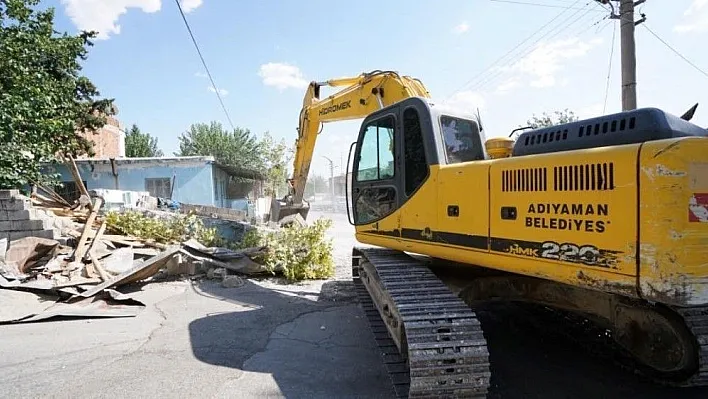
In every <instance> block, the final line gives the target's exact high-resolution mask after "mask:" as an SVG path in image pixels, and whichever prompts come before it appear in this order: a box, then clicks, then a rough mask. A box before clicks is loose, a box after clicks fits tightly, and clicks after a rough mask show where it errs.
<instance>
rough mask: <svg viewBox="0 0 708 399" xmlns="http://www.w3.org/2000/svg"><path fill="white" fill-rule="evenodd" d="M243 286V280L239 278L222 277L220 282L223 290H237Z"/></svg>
mask: <svg viewBox="0 0 708 399" xmlns="http://www.w3.org/2000/svg"><path fill="white" fill-rule="evenodd" d="M244 284H245V282H244V281H243V279H242V278H241V277H239V276H224V279H223V280H221V286H222V287H224V288H237V287H241V286H243V285H244Z"/></svg>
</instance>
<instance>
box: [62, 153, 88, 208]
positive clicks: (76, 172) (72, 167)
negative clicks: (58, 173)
mask: <svg viewBox="0 0 708 399" xmlns="http://www.w3.org/2000/svg"><path fill="white" fill-rule="evenodd" d="M67 158H69V162H67V164H68V167H69V171H70V172H71V175H72V176H73V177H74V182H75V183H76V186H77V187H78V188H79V191H80V192H81V195H85V196H86V198H89V202H88V208H89V210H91V211H93V205H92V204H91V200H90V198H91V196H90V195H89V193H88V190H86V186H84V181H83V180H82V179H81V172H79V168H78V166H76V161H74V157H73V156H72V155H71V154H67Z"/></svg>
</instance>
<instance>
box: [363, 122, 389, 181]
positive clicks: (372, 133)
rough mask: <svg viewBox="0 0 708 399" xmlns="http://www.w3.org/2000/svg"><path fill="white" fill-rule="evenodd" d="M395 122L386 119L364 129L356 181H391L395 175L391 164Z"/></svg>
mask: <svg viewBox="0 0 708 399" xmlns="http://www.w3.org/2000/svg"><path fill="white" fill-rule="evenodd" d="M394 124H395V120H394V118H393V117H387V118H383V119H380V120H378V121H376V122H375V123H372V124H371V125H369V126H367V127H366V132H365V133H364V139H363V141H362V145H361V152H360V153H359V156H360V158H359V168H358V170H357V177H356V179H357V181H360V182H361V181H370V180H386V179H392V178H393V176H394V173H395V167H394V162H393V159H394V158H393V151H394V146H393V144H394V140H393V129H394Z"/></svg>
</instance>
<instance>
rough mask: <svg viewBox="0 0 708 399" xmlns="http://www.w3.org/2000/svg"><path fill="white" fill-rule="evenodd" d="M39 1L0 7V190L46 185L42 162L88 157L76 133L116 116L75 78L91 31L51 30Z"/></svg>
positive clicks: (10, 1) (88, 148) (12, 0)
mask: <svg viewBox="0 0 708 399" xmlns="http://www.w3.org/2000/svg"><path fill="white" fill-rule="evenodd" d="M39 3H40V0H3V1H0V143H2V150H1V151H0V188H3V187H4V188H8V187H10V188H11V187H21V186H23V185H25V184H28V183H30V182H31V181H33V180H34V181H40V182H49V181H50V180H52V177H53V176H51V177H50V176H43V175H42V174H41V172H40V165H41V162H45V161H56V160H57V156H61V155H67V154H71V155H73V156H77V155H82V154H89V155H92V154H93V150H92V144H91V143H90V142H89V141H88V140H86V139H85V138H83V137H81V136H80V135H79V132H92V131H93V132H95V131H96V130H97V129H98V128H100V127H102V126H104V125H105V124H106V118H105V115H113V114H115V110H114V109H113V100H112V99H100V98H98V97H99V96H100V93H99V91H98V90H97V88H96V87H95V86H94V84H93V83H92V82H91V81H90V80H89V79H88V78H87V77H85V76H82V75H81V74H80V72H81V69H82V67H81V61H84V60H86V59H87V55H88V50H87V49H88V47H89V46H92V45H93V43H92V42H91V39H93V38H94V37H95V36H96V32H81V33H79V34H78V35H76V36H71V35H69V34H67V33H63V34H58V33H57V32H56V31H55V30H54V9H53V8H49V9H47V10H44V11H40V10H36V9H34V7H36V6H37V5H38V4H39Z"/></svg>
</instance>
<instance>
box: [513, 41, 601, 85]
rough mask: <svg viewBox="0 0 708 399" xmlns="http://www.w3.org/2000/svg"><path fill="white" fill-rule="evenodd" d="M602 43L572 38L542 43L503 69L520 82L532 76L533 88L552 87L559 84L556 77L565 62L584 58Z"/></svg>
mask: <svg viewBox="0 0 708 399" xmlns="http://www.w3.org/2000/svg"><path fill="white" fill-rule="evenodd" d="M601 42H602V39H593V40H590V41H587V42H584V41H581V40H580V39H578V38H570V39H564V40H556V41H553V42H549V43H541V44H539V45H538V46H537V47H536V48H535V49H534V50H533V51H532V52H531V53H530V54H528V55H527V56H525V57H524V58H522V59H520V60H519V61H517V62H516V63H515V64H513V65H512V66H510V67H504V68H501V69H502V70H504V71H507V72H512V73H515V74H516V75H515V76H514V77H515V78H517V79H519V80H521V77H522V76H524V75H528V76H530V77H531V78H532V79H533V80H531V81H530V82H529V86H531V87H536V88H543V87H551V86H554V85H556V83H557V82H556V75H557V74H558V72H559V71H560V70H562V69H563V65H562V63H563V61H564V60H567V59H572V58H578V57H582V56H584V55H586V54H587V53H588V51H589V50H590V49H591V48H593V47H595V46H597V45H598V44H600V43H601ZM512 79H513V78H512Z"/></svg>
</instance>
